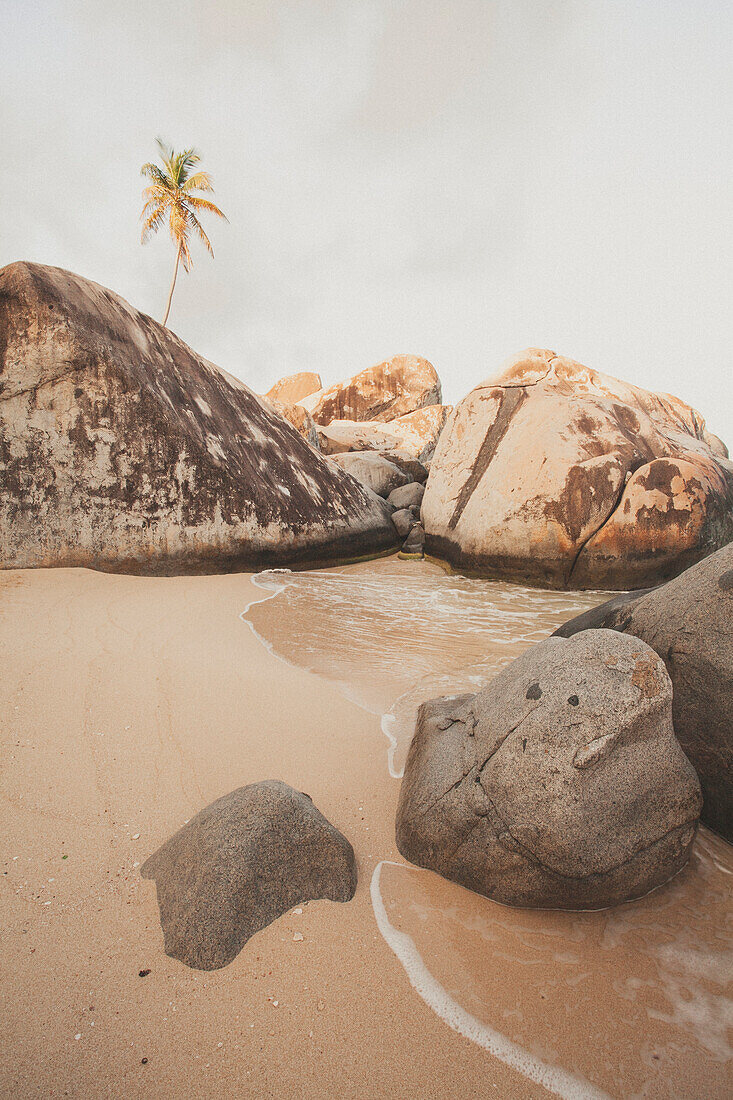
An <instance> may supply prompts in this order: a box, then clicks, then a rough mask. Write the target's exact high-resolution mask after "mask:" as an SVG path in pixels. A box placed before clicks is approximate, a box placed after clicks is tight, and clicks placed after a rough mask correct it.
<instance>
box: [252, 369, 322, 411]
mask: <svg viewBox="0 0 733 1100" xmlns="http://www.w3.org/2000/svg"><path fill="white" fill-rule="evenodd" d="M322 387H323V383H322V382H321V376H320V374H313V373H312V372H311V371H300V373H299V374H289V375H287V377H286V378H281V379H280V380H279V381H278V382H276V383H275V385H274V386H273V387H272V388H271V389H269V390H268V391H267V393H266V394H265V397H267V398H268V400H270V401H275V402H277V403H278V404H280V405H294V404H295V403H296V402H297V401H302V400H303V398H304V397H308V396H309V395H310V394H312V393H318V391H319V390H320V389H322Z"/></svg>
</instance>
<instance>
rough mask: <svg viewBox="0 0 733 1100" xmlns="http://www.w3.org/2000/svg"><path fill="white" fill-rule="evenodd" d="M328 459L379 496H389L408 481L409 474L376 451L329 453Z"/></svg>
mask: <svg viewBox="0 0 733 1100" xmlns="http://www.w3.org/2000/svg"><path fill="white" fill-rule="evenodd" d="M328 461H329V462H332V463H333V464H334V466H338V467H340V469H342V470H346V472H347V473H349V474H350V475H351V476H352V477H354V478H356V480H357V481H360V482H361V483H362V485H364V486H366V488H368V489H370V490H371V491H372V492H373V493H376V494H377V496H379V497H387V496H389V494H390V493H391V492H392V490H393V489H396V488H397V487H398V486H399V485H406V484H407V483H408V482H409V481H410V476H409V474H406V473H405V472H404V471H403V470H401V469H400V467H399V466H396V465H395V464H394V462H390V461H389V459H387V458H384V457H383V456H382V455H380V454H377V452H376V451H347V452H346V453H345V454H337V455H331V456H330V457H329V459H328Z"/></svg>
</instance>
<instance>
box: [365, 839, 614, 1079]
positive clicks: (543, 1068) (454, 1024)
mask: <svg viewBox="0 0 733 1100" xmlns="http://www.w3.org/2000/svg"><path fill="white" fill-rule="evenodd" d="M385 864H387V865H388V866H392V867H404V868H405V869H406V870H410V868H408V867H407V865H406V864H404V863H396V862H395V861H394V860H390V859H384V860H381V862H379V863H378V864H377V866H376V867H375V868H374V873H373V874H372V880H371V884H370V887H369V889H370V893H371V899H372V909H373V910H374V917H375V919H376V922H377V927H378V928H379V931H380V932H381V934H382V936H383V937H384V940H385V941H386V943H387V945H388V947H390V948H391V950H392V951H393V952H394V954H395V955H396V956H397V958H398V959H399V961H400V962H401V963H402V966H403V968H404V971H405V973H406V975H407V978H408V980H409V982H410V985H411V986H412V988H413V989H414V990H415V992H416V993H417V994H418V995H419V996H420V997H422V999H423V1000H424V1001H425V1003H426V1004H427V1005H428V1007H429V1008H431V1009H432V1010H433V1012H434V1013H435V1014H436V1015H437V1016H439V1017H440V1019H441V1020H442V1021H443V1022H444V1023H446V1024H447V1025H448V1027H450V1028H451V1029H452V1030H453V1031H456V1032H458V1034H459V1035H462V1036H463V1037H464V1038H465V1039H470V1041H471V1042H473V1043H476V1044H477V1046H480V1047H482V1048H483V1049H484V1050H485V1051H487V1052H488V1053H489V1054H491V1055H493V1057H494V1058H497V1059H498V1060H499V1061H500V1062H503V1063H504V1065H507V1066H510V1067H511V1068H512V1069H515V1070H517V1072H518V1073H521V1074H522V1076H523V1077H526V1078H528V1079H529V1080H530V1081H534V1082H535V1084H538V1085H541V1086H542V1087H543V1088H545V1089H547V1091H548V1092H550V1093H552V1094H553V1095H555V1096H561V1097H563V1098H564V1100H611V1098H610V1097H609V1094H608V1093H606V1092H603V1091H602V1090H601V1089H598V1088H596V1087H595V1085H592V1084H591V1083H590V1082H589V1081H586V1080H585V1079H584V1078H583V1077H579V1076H577V1075H576V1074H573V1073H569V1072H568V1071H567V1070H564V1069H562V1067H560V1066H552V1065H548V1064H547V1063H546V1062H542V1061H540V1059H539V1058H535V1056H534V1055H532V1054H530V1053H529V1051H527V1050H525V1049H524V1048H523V1047H520V1046H519V1045H518V1044H517V1043H514V1042H512V1040H511V1039H508V1038H507V1037H506V1035H502V1034H501V1032H498V1031H494V1029H493V1028H490V1027H488V1026H487V1025H486V1024H483V1023H481V1021H480V1020H477V1019H476V1017H475V1016H472V1015H471V1013H470V1012H467V1011H466V1009H465V1008H463V1007H462V1006H461V1005H459V1004H458V1002H457V1001H455V1000H454V999H453V998H452V997H451V995H450V993H448V991H447V990H446V989H444V988H443V986H442V985H441V984H440V982H439V981H438V980H437V979H436V978H435V977H433V975H432V974H431V973H430V971H429V970H428V968H427V966H426V965H425V963H424V962H423V959H422V956H421V955H420V952H419V951H418V949H417V947H416V946H415V941H414V940H413V939H412V936H409V935H408V934H407V933H406V932H399V931H398V930H397V929H396V928H395V927H394V925H393V924H392V923H391V922H390V919H389V917H388V916H387V910H386V908H385V905H384V901H383V900H382V894H381V891H380V888H379V882H380V876H381V872H382V867H384V866H385Z"/></svg>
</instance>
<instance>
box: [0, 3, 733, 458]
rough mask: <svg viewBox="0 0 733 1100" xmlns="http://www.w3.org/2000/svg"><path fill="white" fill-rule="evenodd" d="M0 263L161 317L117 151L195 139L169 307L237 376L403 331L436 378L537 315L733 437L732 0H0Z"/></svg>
mask: <svg viewBox="0 0 733 1100" xmlns="http://www.w3.org/2000/svg"><path fill="white" fill-rule="evenodd" d="M0 16H1V19H0V128H1V133H2V144H3V149H2V153H3V171H2V176H1V178H0V211H1V214H0V265H2V264H5V263H8V262H10V261H12V260H16V259H30V260H37V261H40V262H43V263H49V264H57V265H59V266H61V267H65V268H69V269H71V270H73V271H77V272H79V273H80V274H82V275H85V276H88V277H89V278H92V279H95V280H97V281H99V282H101V283H103V284H105V285H106V286H108V287H110V288H112V289H113V290H115V291H117V292H119V293H121V294H122V295H123V296H124V297H126V298H127V299H128V300H129V301H130V302H132V303H133V304H134V305H136V306H137V307H138V308H140V309H143V310H145V311H147V312H149V313H151V314H152V315H153V316H156V317H160V315H161V314H162V310H163V307H164V304H165V297H166V294H167V290H168V284H169V281H170V276H171V271H172V265H173V259H174V252H173V247H172V245H171V244H170V241H169V240H168V239H167V238H165V237H162V236H161V238H160V239H159V240H156V241H155V242H153V243H152V244H148V245H146V246H145V247H144V248H143V247H142V246H141V245H140V243H139V222H138V215H139V212H140V206H141V200H140V191H141V187H142V185H143V181H142V180H141V179H140V177H139V175H138V170H139V167H140V164H141V163H142V162H143V161H145V160H148V159H151V158H152V157H153V156H154V154H155V148H154V139H155V137H156V135H158V134H160V135H162V136H163V137H164V138H165V139H166V140H168V141H170V142H172V143H174V144H175V145H177V146H183V145H190V144H193V145H196V146H197V147H198V148H199V149H200V150H201V151H202V153H203V156H204V166H205V167H206V168H208V169H209V170H210V171H211V173H212V174H213V176H214V183H215V186H216V201H218V202H219V204H220V205H221V206H222V208H223V209H224V211H225V212H226V213H227V214H228V216H229V219H230V224H229V225H225V224H221V223H218V222H214V223H213V224H212V223H211V219H209V225H208V227H209V228H210V231H211V238H212V241H213V244H214V249H215V253H216V258H215V259H214V260H213V261H212V260H211V259H209V258H208V257H207V256H206V255H205V254H204V253H203V251H202V250H201V249H200V248H199V249H198V251H197V254H196V265H195V267H194V269H193V271H192V273H191V274H190V275H187V276H184V277H183V278H182V279H181V280H180V281H179V286H178V288H177V291H176V297H175V299H174V302H173V310H172V313H171V320H170V324H171V327H173V328H174V329H175V330H176V332H178V333H179V335H180V336H181V337H182V338H183V339H184V340H186V341H187V342H188V343H189V344H191V345H192V346H193V347H194V348H195V349H196V350H197V351H199V352H201V353H202V354H203V355H205V356H207V357H208V358H210V359H212V360H214V361H215V362H217V363H219V364H220V365H221V366H222V367H225V368H226V369H227V370H229V371H231V372H232V373H234V374H237V375H239V376H240V377H241V378H243V379H244V380H245V381H246V382H247V383H248V384H249V385H251V386H252V387H253V388H255V389H258V390H265V389H267V388H268V387H269V386H270V384H271V383H272V382H273V381H275V379H276V378H278V377H280V376H281V375H283V374H287V373H289V372H291V371H295V370H303V369H308V370H318V371H320V372H321V374H322V375H323V377H324V381H327V382H330V381H334V380H336V379H337V378H339V377H345V376H347V375H349V374H351V373H353V372H354V371H356V370H359V369H361V368H362V367H365V366H368V365H369V364H371V363H374V362H378V361H379V360H380V359H383V358H386V357H388V356H390V355H393V354H395V353H396V352H411V353H415V354H418V355H424V356H426V357H427V358H429V359H430V360H431V361H432V362H433V363H434V364H435V366H436V367H437V368H438V370H439V372H440V374H441V377H442V379H443V384H444V392H445V396H446V399H447V400H449V401H456V400H458V399H459V398H460V397H461V396H463V395H464V394H465V393H466V392H467V391H468V390H469V389H470V388H471V387H472V386H473V385H475V384H476V383H477V382H479V381H480V380H481V379H482V378H484V377H486V376H487V375H488V374H490V373H492V372H493V371H494V369H495V368H496V367H497V366H498V365H499V364H500V363H501V361H502V360H503V359H504V358H506V357H507V356H508V355H510V354H512V353H513V352H515V351H518V350H519V349H521V348H523V347H526V346H527V345H530V344H533V345H538V346H542V347H550V348H554V349H555V350H556V351H558V352H560V353H562V354H565V355H569V356H572V357H573V358H576V359H580V360H581V361H583V362H585V363H587V364H589V365H590V366H594V367H597V368H599V369H601V370H606V371H608V372H610V373H612V374H616V375H618V376H620V377H622V378H625V379H627V380H629V381H632V382H635V383H637V384H639V385H642V386H647V387H649V388H651V389H657V390H668V391H671V392H673V393H677V394H678V395H679V396H681V397H683V398H684V399H685V400H687V401H689V402H690V403H691V404H693V405H695V406H696V407H698V408H699V409H700V411H701V412H702V413H703V415H704V416H705V417H706V419H707V421H708V424H709V426H710V427H711V428H712V430H713V431H716V432H717V433H718V434H720V435H722V436H723V437H724V438H726V439H727V441H728V442H729V443H731V444H733V370H732V365H733V308H732V303H733V233H732V231H733V214H732V210H733V77H732V73H733V67H732V64H731V43H732V42H733V5H732V4H731V3H730V2H728V0H719V2H712V0H710V2H707V0H684V2H682V0H680V2H674V0H635V2H624V0H608V2H601V0H558V2H544V0H507V2H498V0H497V2H495V0H249V2H247V0H230V2H224V0H216V2H214V0H190V2H188V3H186V2H185V0H177V2H173V0H155V2H150V0H147V2H140V0H124V2H117V0H115V2H113V0H33V2H32V3H31V2H29V0H0Z"/></svg>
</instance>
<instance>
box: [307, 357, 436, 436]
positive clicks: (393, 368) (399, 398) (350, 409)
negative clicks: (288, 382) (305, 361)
mask: <svg viewBox="0 0 733 1100" xmlns="http://www.w3.org/2000/svg"><path fill="white" fill-rule="evenodd" d="M303 404H304V405H305V407H306V408H307V409H308V411H309V412H310V413H311V414H312V416H313V419H314V420H315V422H316V424H330V423H331V421H332V420H379V421H382V422H384V421H388V420H395V419H397V417H399V416H404V415H405V413H411V412H414V411H415V409H421V408H423V407H424V406H425V405H439V404H440V379H439V378H438V375H437V372H436V370H435V367H433V366H432V364H431V363H428V361H427V359H420V358H418V356H416V355H395V356H394V357H393V358H392V359H388V360H387V361H386V362H384V363H378V364H377V365H376V366H375V367H368V368H367V369H366V370H363V371H360V372H359V374H355V375H354V376H353V378H349V379H347V381H346V382H337V383H336V385H335V386H331V387H330V388H329V389H326V390H322V391H321V392H320V393H318V394H312V395H311V396H310V397H306V398H304V399H303Z"/></svg>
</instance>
